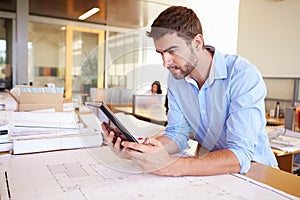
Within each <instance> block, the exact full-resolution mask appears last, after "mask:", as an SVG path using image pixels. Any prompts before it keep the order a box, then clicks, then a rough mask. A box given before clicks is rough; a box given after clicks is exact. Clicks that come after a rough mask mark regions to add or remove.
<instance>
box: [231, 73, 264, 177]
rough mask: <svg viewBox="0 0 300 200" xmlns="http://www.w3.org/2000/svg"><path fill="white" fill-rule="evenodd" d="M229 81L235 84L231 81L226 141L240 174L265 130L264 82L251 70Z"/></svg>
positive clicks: (252, 155)
mask: <svg viewBox="0 0 300 200" xmlns="http://www.w3.org/2000/svg"><path fill="white" fill-rule="evenodd" d="M251 69H252V70H251ZM253 70H254V71H253ZM232 81H233V82H235V83H233V82H232V83H233V84H232V88H231V91H230V92H231V94H230V96H231V99H230V101H231V103H230V106H229V115H228V119H227V122H226V124H227V132H226V140H227V149H229V150H231V151H232V152H233V153H234V154H235V155H236V157H237V159H238V161H239V164H240V167H241V170H240V173H241V174H242V173H246V172H247V171H248V170H249V168H250V163H251V161H252V160H253V157H254V153H255V152H254V151H255V147H256V145H257V144H258V140H259V134H260V133H261V131H262V130H264V126H265V123H266V121H265V120H266V119H265V115H264V112H265V111H264V98H265V95H266V88H265V84H264V82H263V79H262V78H261V76H260V74H259V73H257V72H256V71H255V69H254V68H247V70H244V71H240V72H239V73H236V76H233V79H232Z"/></svg>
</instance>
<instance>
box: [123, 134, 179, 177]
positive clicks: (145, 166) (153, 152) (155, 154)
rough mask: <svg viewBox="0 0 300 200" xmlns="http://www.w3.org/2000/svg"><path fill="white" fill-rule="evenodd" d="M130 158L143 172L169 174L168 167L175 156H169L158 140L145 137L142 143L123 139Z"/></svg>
mask: <svg viewBox="0 0 300 200" xmlns="http://www.w3.org/2000/svg"><path fill="white" fill-rule="evenodd" d="M122 145H123V146H124V149H126V151H127V153H128V155H129V156H130V159H131V160H133V161H134V162H136V163H137V164H138V165H139V166H140V167H141V168H142V170H143V171H144V172H148V173H152V174H157V175H171V171H170V170H169V167H168V166H170V165H171V164H172V163H174V162H175V160H176V159H177V158H175V157H171V156H170V155H169V153H168V152H167V151H166V150H165V149H164V147H163V145H162V144H161V142H160V141H158V140H156V139H154V138H147V139H146V140H145V141H144V143H143V144H138V143H134V142H128V141H123V142H122Z"/></svg>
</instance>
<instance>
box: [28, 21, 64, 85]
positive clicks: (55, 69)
mask: <svg viewBox="0 0 300 200" xmlns="http://www.w3.org/2000/svg"><path fill="white" fill-rule="evenodd" d="M65 35H66V34H65V27H64V26H60V25H53V24H45V23H38V22H30V23H29V32H28V76H29V77H28V80H29V82H30V83H31V84H32V85H33V86H44V85H46V84H47V83H54V84H55V86H57V87H64V86H65V48H66V39H65V37H66V36H65Z"/></svg>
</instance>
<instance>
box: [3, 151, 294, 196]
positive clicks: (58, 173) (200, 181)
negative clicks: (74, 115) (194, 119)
mask: <svg viewBox="0 0 300 200" xmlns="http://www.w3.org/2000/svg"><path fill="white" fill-rule="evenodd" d="M1 176H2V178H1V179H0V188H2V189H1V200H6V199H8V196H9V195H8V192H7V191H5V190H4V189H3V188H7V187H9V194H10V197H11V199H13V200H24V199H39V200H48V199H60V200H64V199H66V200H67V199H72V200H96V199H122V200H123V199H124V200H141V199H143V200H148V199H149V200H153V199H183V200H191V199H246V200H247V199H251V200H253V199H261V198H263V199H264V200H268V199H270V200H274V199H276V200H280V199H282V200H283V199H284V200H285V199H297V198H296V197H294V196H291V195H288V194H286V193H284V192H282V191H279V190H276V189H274V188H272V187H270V186H267V185H265V184H261V183H260V184H258V183H257V182H256V181H254V180H252V179H249V178H246V177H243V176H240V175H237V174H227V175H217V176H203V177H197V176H183V177H162V176H156V175H151V174H147V173H143V172H142V171H141V170H140V169H139V168H138V167H137V166H135V165H134V163H132V162H131V161H128V160H122V159H120V158H118V157H117V156H115V155H114V154H113V153H112V152H111V151H110V149H109V148H108V147H97V148H86V149H76V150H65V151H55V152H47V153H36V154H27V155H12V156H11V157H10V160H9V166H8V168H7V169H6V176H7V183H8V184H7V183H6V179H5V178H4V177H5V176H4V173H2V174H1ZM3 191H5V192H4V193H3Z"/></svg>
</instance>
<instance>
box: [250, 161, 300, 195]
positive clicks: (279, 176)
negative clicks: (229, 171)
mask: <svg viewBox="0 0 300 200" xmlns="http://www.w3.org/2000/svg"><path fill="white" fill-rule="evenodd" d="M245 176H247V177H249V178H252V179H254V180H256V181H258V182H261V183H265V184H267V185H270V186H272V187H274V188H276V189H279V190H282V191H284V192H286V193H288V194H291V195H294V196H297V197H300V190H299V186H300V176H296V175H292V174H290V173H287V172H284V171H282V170H278V169H275V168H272V167H268V166H266V165H262V164H259V163H252V165H251V168H250V170H249V171H248V173H247V174H245Z"/></svg>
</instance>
